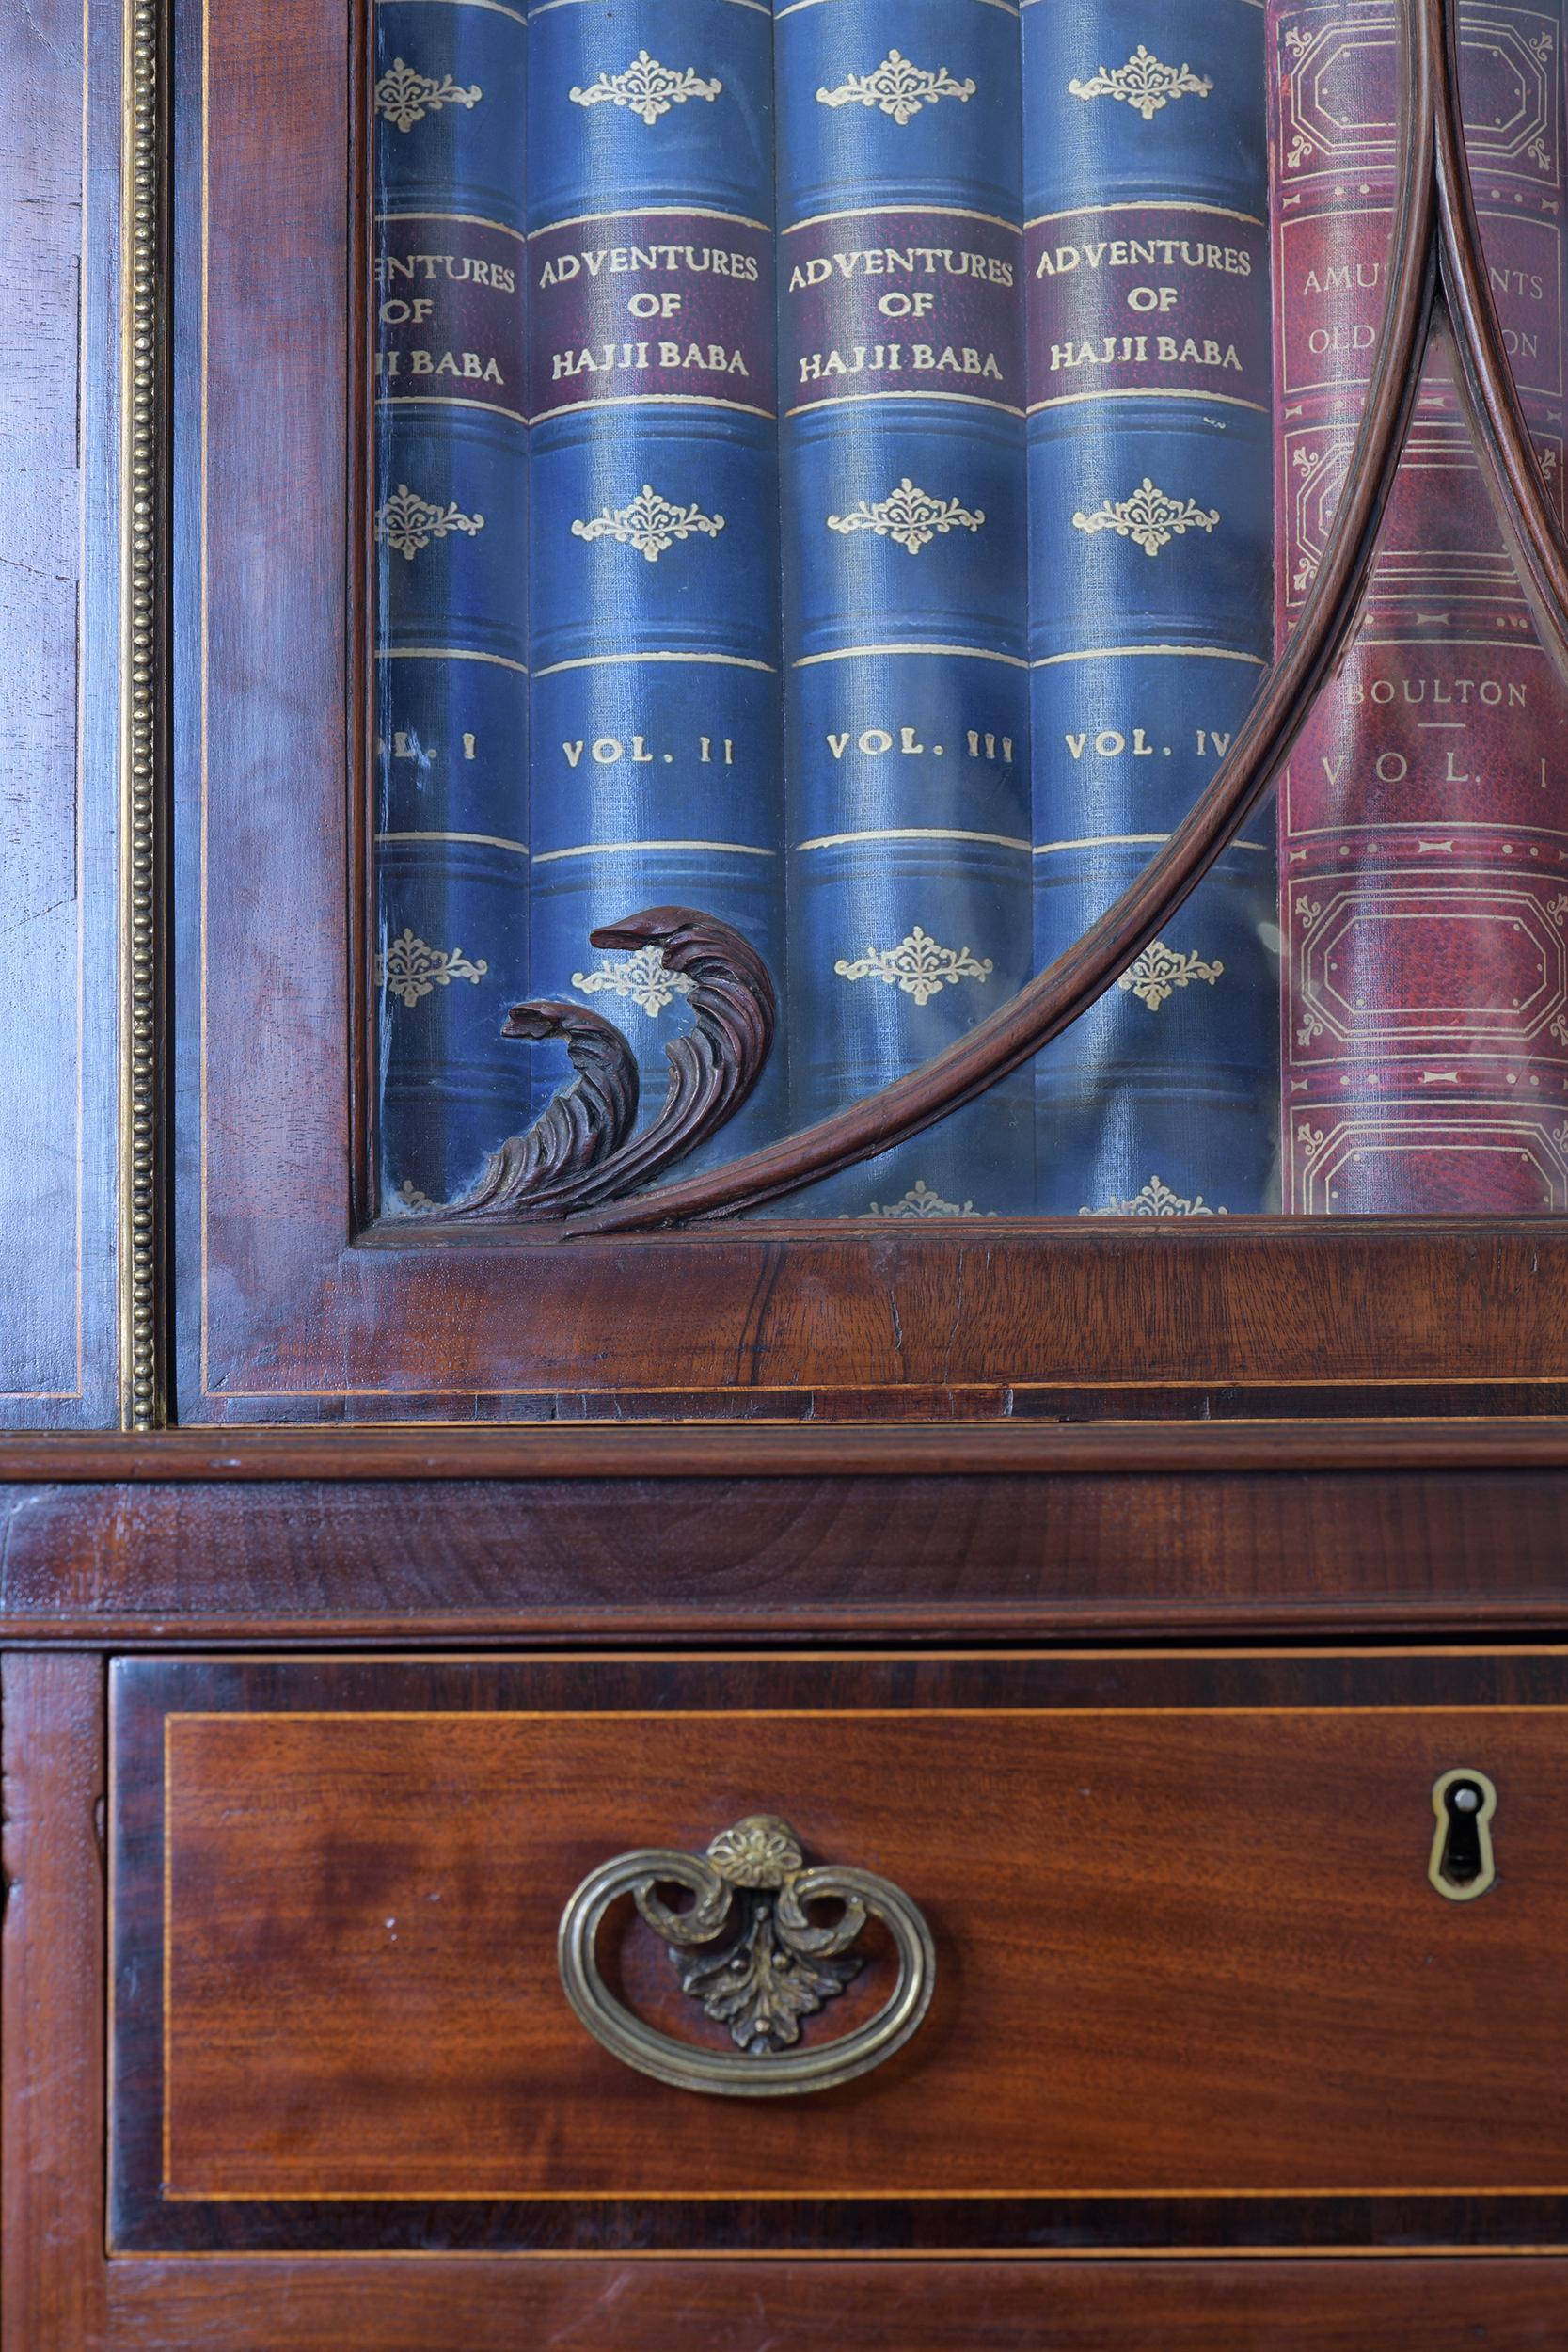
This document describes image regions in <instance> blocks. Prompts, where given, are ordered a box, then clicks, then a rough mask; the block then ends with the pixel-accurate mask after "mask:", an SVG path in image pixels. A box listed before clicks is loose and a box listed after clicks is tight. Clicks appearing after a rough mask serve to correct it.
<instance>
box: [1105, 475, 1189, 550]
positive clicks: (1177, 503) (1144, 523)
mask: <svg viewBox="0 0 1568 2352" xmlns="http://www.w3.org/2000/svg"><path fill="white" fill-rule="evenodd" d="M1219 518H1220V511H1219V508H1218V507H1217V506H1199V505H1197V504H1196V503H1195V501H1193V500H1192V499H1174V498H1172V497H1171V495H1170V493H1169V492H1168V491H1166V490H1160V489H1156V487H1155V485H1154V484H1153V482H1152V481H1151V480H1150V479H1149V477H1148V474H1145V476H1144V478H1143V480H1142V482H1140V483H1139V485H1138V486H1137V488H1136V489H1135V490H1134V491H1132V494H1131V496H1130V497H1127V498H1124V499H1102V500H1101V502H1100V504H1099V505H1098V506H1097V507H1096V508H1095V510H1094V513H1093V514H1092V515H1085V514H1077V515H1074V516H1073V518H1072V527H1073V529H1074V530H1075V531H1082V532H1087V534H1088V535H1089V537H1090V538H1093V537H1094V536H1095V534H1096V533H1097V532H1101V531H1114V532H1116V534H1117V538H1118V539H1131V540H1132V542H1133V544H1134V546H1136V547H1140V548H1142V549H1143V551H1144V553H1145V554H1146V555H1148V556H1156V555H1158V554H1159V552H1160V549H1161V548H1164V547H1168V546H1169V545H1170V543H1171V541H1172V540H1173V539H1180V537H1181V535H1182V533H1183V532H1188V531H1212V530H1213V529H1214V527H1215V525H1216V524H1217V523H1218V521H1219Z"/></svg>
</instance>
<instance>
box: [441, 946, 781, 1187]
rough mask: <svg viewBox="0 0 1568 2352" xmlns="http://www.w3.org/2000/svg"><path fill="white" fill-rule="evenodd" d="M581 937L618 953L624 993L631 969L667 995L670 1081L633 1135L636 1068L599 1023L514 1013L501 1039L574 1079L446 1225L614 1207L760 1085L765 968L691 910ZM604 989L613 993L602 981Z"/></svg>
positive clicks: (572, 1013)
mask: <svg viewBox="0 0 1568 2352" xmlns="http://www.w3.org/2000/svg"><path fill="white" fill-rule="evenodd" d="M590 937H591V940H592V942H593V945H594V946H595V947H600V948H615V949H620V950H623V951H624V952H625V958H626V971H625V973H624V974H623V975H622V976H621V978H622V980H623V982H624V991H625V993H631V992H632V991H633V990H635V988H636V987H637V985H638V983H637V981H636V980H634V979H631V978H630V977H629V974H630V971H631V970H632V969H633V968H635V967H639V966H641V968H643V969H645V970H646V971H648V972H649V973H653V972H655V971H657V972H658V973H659V974H660V976H661V977H660V979H659V982H658V986H659V988H660V990H662V989H663V988H664V987H665V986H666V985H667V986H668V987H669V989H670V990H671V992H672V993H673V994H679V995H684V996H685V997H686V999H687V1001H688V1003H689V1008H690V1011H691V1019H692V1025H691V1027H690V1028H689V1030H688V1031H686V1032H684V1033H683V1034H681V1035H678V1036H675V1037H673V1038H672V1039H670V1040H669V1041H668V1042H667V1043H666V1045H665V1048H664V1055H665V1060H666V1062H667V1063H668V1065H669V1072H670V1075H669V1081H668V1085H667V1088H666V1092H665V1099H664V1102H663V1104H662V1105H661V1106H660V1108H659V1110H658V1111H657V1114H656V1116H655V1117H654V1119H653V1120H651V1121H650V1122H649V1124H648V1125H647V1126H646V1127H645V1128H644V1129H642V1131H641V1133H640V1134H634V1132H633V1129H634V1127H635V1123H636V1118H637V1109H638V1099H639V1086H638V1075H637V1057H636V1056H635V1055H634V1054H633V1052H632V1050H631V1047H630V1046H629V1045H628V1044H627V1042H626V1039H625V1038H624V1037H623V1035H622V1034H621V1031H620V1030H619V1029H617V1028H616V1027H615V1026H614V1025H613V1024H612V1023H610V1022H609V1021H606V1020H604V1019H603V1018H602V1017H601V1015H599V1014H598V1013H596V1012H592V1011H590V1010H588V1009H587V1008H586V1007H584V1006H580V1005H569V1004H562V1003H557V1002H555V1001H553V1000H541V1001H536V1002H531V1003H528V1004H522V1005H515V1006H514V1007H513V1008H512V1010H511V1011H510V1012H509V1013H508V1015H507V1017H506V1022H505V1024H504V1029H503V1034H504V1035H505V1036H507V1037H512V1038H518V1039H523V1040H528V1041H535V1042H538V1041H546V1040H561V1041H564V1043H565V1046H566V1051H567V1055H568V1057H569V1059H570V1060H571V1062H572V1065H573V1067H574V1070H575V1071H576V1073H577V1075H576V1077H575V1079H574V1080H573V1082H572V1083H571V1084H570V1085H569V1086H567V1087H566V1088H564V1089H562V1091H561V1092H560V1093H558V1094H557V1095H556V1096H554V1098H553V1099H552V1100H551V1102H550V1103H549V1104H547V1106H546V1109H545V1110H544V1111H543V1112H542V1113H541V1115H540V1117H539V1118H538V1119H537V1120H535V1121H534V1123H533V1125H532V1127H531V1128H530V1129H529V1130H528V1132H527V1133H526V1134H525V1135H522V1136H514V1137H512V1138H511V1139H510V1140H509V1141H508V1142H506V1143H504V1144H502V1145H501V1147H500V1149H499V1152H494V1153H493V1154H492V1155H491V1158H490V1160H489V1162H488V1163H487V1165H486V1167H485V1168H484V1171H483V1174H482V1176H481V1177H480V1179H479V1182H478V1183H477V1184H475V1185H474V1186H473V1188H472V1190H471V1191H469V1192H468V1193H467V1194H465V1195H464V1197H463V1198H462V1199H461V1200H454V1201H453V1202H452V1203H451V1206H450V1207H449V1208H448V1209H447V1210H446V1211H445V1212H444V1214H445V1215H446V1216H449V1217H462V1218H500V1217H508V1218H514V1219H517V1220H521V1221H525V1222H526V1221H531V1220H540V1219H545V1218H551V1219H558V1218H563V1217H568V1216H573V1215H578V1214H581V1213H583V1212H586V1211H588V1210H591V1209H592V1208H594V1206H595V1205H597V1204H599V1203H601V1202H604V1201H610V1200H620V1199H623V1198H624V1197H625V1196H626V1194H628V1193H630V1192H633V1191H635V1190H637V1189H639V1188H640V1187H641V1186H642V1185H644V1184H649V1183H651V1182H652V1181H653V1179H654V1178H655V1177H656V1176H658V1175H660V1174H661V1173H662V1172H663V1170H664V1169H665V1168H669V1167H671V1166H673V1164H674V1162H675V1161H677V1160H679V1159H682V1158H684V1157H685V1156H686V1154H687V1153H688V1152H693V1151H695V1150H696V1148H697V1147H698V1145H699V1144H701V1143H703V1142H705V1140H706V1139H707V1137H708V1136H710V1135H712V1134H714V1133H715V1132H716V1130H717V1129H718V1128H720V1127H721V1126H722V1125H723V1123H724V1121H725V1120H728V1119H731V1118H733V1117H734V1115H735V1113H736V1111H737V1110H738V1109H739V1108H740V1106H741V1104H743V1103H744V1102H745V1101H746V1099H747V1097H748V1096H749V1095H750V1094H751V1092H752V1089H753V1088H754V1087H755V1085H756V1082H757V1080H758V1078H759V1077H760V1076H761V1074H762V1072H763V1068H764V1066H765V1064H766V1062H767V1059H768V1053H769V1051H770V1049H771V1046H772V1041H773V1032H774V1027H775V1025H776V1021H777V1004H776V1000H775V997H774V993H773V983H772V980H771V978H770V977H769V976H768V967H767V965H766V964H765V963H764V962H763V961H762V958H761V957H760V956H759V955H758V954H757V952H756V950H755V949H754V948H753V947H752V946H751V945H750V944H749V943H748V942H747V941H746V940H744V939H743V938H742V937H741V935H740V933H739V932H738V931H736V930H732V929H731V928H730V926H729V925H728V924H727V923H721V922H720V921H719V920H718V919H717V917H715V916H713V915H707V914H701V913H699V912H698V911H697V910H696V909H694V908H691V907H648V908H645V909H644V910H643V911H642V912H641V914H633V915H628V916H627V917H626V920H625V921H624V922H620V923H611V924H607V925H605V926H603V927H602V928H601V929H600V930H595V931H594V932H592V933H590ZM605 970H606V972H607V974H609V973H610V972H611V967H610V966H609V965H607V966H606V967H605ZM591 977H594V976H592V975H579V976H578V979H579V982H580V981H586V980H587V979H589V978H591ZM604 985H605V986H606V987H607V988H610V989H613V990H614V991H615V993H617V994H620V993H623V987H622V986H618V985H617V979H616V977H607V978H606V980H605V982H604Z"/></svg>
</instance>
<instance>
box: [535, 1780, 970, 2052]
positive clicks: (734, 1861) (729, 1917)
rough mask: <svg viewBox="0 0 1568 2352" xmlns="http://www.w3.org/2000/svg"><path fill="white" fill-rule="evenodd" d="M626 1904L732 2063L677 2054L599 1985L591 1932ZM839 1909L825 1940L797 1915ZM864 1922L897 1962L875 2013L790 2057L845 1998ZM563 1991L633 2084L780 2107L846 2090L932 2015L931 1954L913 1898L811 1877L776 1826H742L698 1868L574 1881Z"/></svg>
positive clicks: (649, 1864) (668, 1866) (839, 1876)
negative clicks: (682, 1900) (813, 2020)
mask: <svg viewBox="0 0 1568 2352" xmlns="http://www.w3.org/2000/svg"><path fill="white" fill-rule="evenodd" d="M660 1886H680V1887H685V1888H686V1889H687V1890H688V1892H689V1893H690V1894H691V1895H692V1896H693V1898H694V1900H693V1902H692V1904H691V1906H690V1908H689V1909H688V1910H686V1911H672V1910H671V1909H670V1908H669V1907H668V1905H667V1904H666V1903H664V1902H663V1901H662V1900H661V1899H660V1898H659V1895H658V1891H657V1890H658V1888H659V1887H660ZM624 1895H629V1896H630V1897H631V1898H632V1899H633V1901H634V1902H635V1903H636V1905H637V1908H638V1911H639V1913H640V1914H641V1916H642V1918H643V1919H644V1920H645V1921H646V1922H647V1924H648V1926H649V1927H651V1928H652V1929H653V1931H654V1932H655V1934H656V1935H658V1936H660V1937H662V1939H663V1941H664V1942H665V1944H666V1945H668V1947H669V1948H670V1956H671V1958H672V1960H673V1962H674V1963H675V1967H676V1970H677V1971H678V1974H679V1978H680V1982H681V1986H682V1989H683V1990H684V1991H685V1992H687V1993H689V1994H690V1995H691V1997H692V1999H693V2000H694V2001H697V2002H699V2003H700V2004H701V2006H702V2009H703V2011H704V2014H705V2015H706V2016H708V2017H711V2018H713V2019H714V2020H715V2021H716V2023H719V2024H721V2025H724V2026H728V2028H729V2033H730V2039H731V2041H732V2042H735V2043H736V2049H735V2050H734V2051H727V2050H713V2049H706V2048H702V2047H698V2046H695V2045H693V2044H691V2043H688V2042H677V2041H675V2040H674V2039H673V2037H672V2036H671V2035H669V2034H664V2033H659V2032H657V2031H656V2029H655V2028H654V2027H653V2026H648V2025H644V2024H643V2022H642V2020H641V2018H640V2017H634V2016H633V2015H632V2013H631V2011H630V2010H627V2009H626V2008H625V2007H623V2005H622V2003H621V2002H619V2001H618V2000H617V1999H616V1998H615V1996H614V1994H612V1993H611V1992H610V1989H609V1987H608V1986H607V1985H606V1983H605V1981H604V1979H603V1977H602V1976H601V1975H600V1973H599V1963H598V1956H597V1948H596V1947H597V1944H598V1934H599V1929H600V1926H601V1924H602V1922H603V1920H604V1916H605V1914H606V1913H607V1912H608V1911H609V1909H610V1905H611V1904H612V1903H614V1902H615V1901H616V1900H617V1899H619V1898H620V1897H622V1896H624ZM816 1902H837V1903H839V1904H841V1905H842V1910H841V1913H840V1915H839V1917H838V1918H837V1919H835V1920H834V1921H833V1922H832V1924H831V1925H830V1926H824V1927H818V1926H816V1925H814V1923H813V1922H812V1920H811V1918H810V1917H809V1916H808V1911H807V1906H808V1905H810V1904H812V1903H816ZM867 1919H879V1920H880V1921H881V1923H882V1925H883V1926H884V1927H885V1928H886V1929H887V1931H888V1933H889V1934H890V1935H891V1936H892V1938H893V1941H894V1945H895V1948H896V1950H897V1954H898V1974H897V1977H896V1979H895V1983H894V1987H893V1991H892V1992H891V1993H890V1994H889V1995H888V1997H887V1999H886V2001H885V2002H884V2003H883V2005H882V2007H881V2008H880V2009H879V2010H878V2011H877V2013H876V2015H875V2016H874V2017H871V2018H869V2019H868V2020H867V2021H866V2023H865V2024H864V2025H863V2026H857V2027H856V2028H855V2030H854V2031H853V2032H851V2033H847V2034H843V2035H841V2036H840V2037H839V2038H838V2039H837V2040H836V2041H832V2042H822V2043H820V2044H819V2045H818V2046H817V2047H816V2048H815V2049H805V2048H801V2047H799V2046H797V2045H798V2044H799V2043H800V2039H801V2027H802V2025H803V2023H804V2021H805V2020H806V2019H807V2018H809V2017H814V2016H815V2015H816V2012H817V2010H820V2009H821V2008H822V2007H823V2006H824V2005H825V2004H826V2003H827V2002H829V2001H831V2000H832V1999H834V1998H835V1997H836V1996H837V1995H838V1994H840V1993H842V1992H843V1991H844V1988H845V1986H846V1985H847V1984H848V1983H849V1982H850V1981H851V1980H852V1979H854V1978H855V1977H856V1976H857V1975H858V1974H859V1972H860V1969H861V1967H862V1965H863V1963H862V1961H861V1958H860V1956H859V1955H858V1954H856V1953H853V1952H851V1951H850V1949H849V1947H850V1946H851V1945H852V1944H853V1943H854V1941H855V1939H856V1938H857V1936H858V1935H859V1934H860V1932H861V1930H862V1929H863V1927H864V1925H865V1923H866V1921H867ZM560 1957H561V1981H562V1985H563V1986H564V1988H565V1993H566V1998H567V1999H568V2000H569V2001H570V2002H571V2004H572V2007H573V2009H574V2010H576V2011H577V2013H578V2017H579V2018H580V2019H581V2020H582V2023H583V2024H584V2025H585V2026H587V2028H588V2030H589V2032H590V2033H591V2034H592V2035H593V2036H594V2040H595V2041H596V2042H602V2043H603V2044H604V2047H605V2048H606V2049H607V2050H609V2051H610V2052H611V2053H612V2055H613V2056H614V2057H616V2058H621V2059H623V2060H624V2061H625V2063H626V2065H627V2066H635V2067H636V2068H637V2070H638V2072H639V2073H640V2074H652V2075H653V2076H654V2077H655V2079H656V2080H657V2081H658V2082H662V2083H669V2084H671V2085H673V2087H674V2088H675V2089H676V2090H702V2091H708V2092H715V2093H718V2094H720V2095H727V2096H732V2097H741V2098H782V2097H787V2096H790V2095H792V2094H796V2093H799V2092H800V2091H806V2090H831V2089H832V2087H833V2086H834V2085H835V2084H838V2083H847V2082H850V2081H852V2080H853V2078H854V2077H855V2076H856V2075H857V2074H866V2073H868V2072H869V2071H870V2069H871V2068H872V2067H873V2066H880V2065H881V2063H882V2061H883V2059H884V2058H891V2057H892V2056H893V2054H894V2052H895V2050H898V2049H901V2048H902V2047H903V2045H904V2043H905V2042H907V2041H908V2040H909V2038H910V2036H911V2034H912V2033H913V2032H914V2030H915V2027H916V2026H918V2025H919V2024H920V2021H921V2019H922V2018H923V2017H924V2016H925V2014H926V2011H927V2009H928V2008H929V2007H930V2004H931V1993H932V1989H933V1987H934V1985H935V1982H936V1969H937V1962H936V1950H935V1947H934V1946H933V1945H932V1942H931V1931H930V1930H929V1928H928V1927H927V1924H926V1921H925V1919H924V1918H923V1917H922V1915H921V1914H920V1912H919V1911H918V1910H917V1908H916V1907H915V1905H914V1904H913V1903H912V1902H911V1900H910V1899H909V1897H908V1896H907V1895H906V1894H904V1893H903V1892H902V1891H901V1889H900V1888H898V1887H896V1886H895V1885H894V1884H893V1883H892V1882H891V1881H890V1880H888V1879H882V1878H877V1877H875V1876H874V1875H873V1873H872V1872H871V1871H869V1870H855V1869H849V1868H846V1867H839V1866H836V1865H829V1866H828V1867H824V1868H818V1869H811V1870H808V1869H807V1868H806V1867H805V1856H804V1853H803V1852H802V1851H801V1846H800V1839H799V1838H798V1837H797V1836H796V1835H795V1832H794V1831H793V1830H792V1829H791V1828H790V1826H789V1824H788V1822H787V1821H782V1820H779V1819H778V1817H777V1816H776V1815H775V1814H771V1813H752V1814H748V1815H747V1817H746V1819H745V1820H741V1821H736V1823H735V1825H734V1826H733V1828H730V1829H725V1830H721V1831H720V1833H719V1835H718V1836H717V1837H715V1838H714V1839H713V1840H712V1842H711V1843H710V1845H709V1847H708V1849H707V1851H706V1853H705V1854H702V1855H697V1854H687V1853H679V1852H677V1851H674V1850H673V1848H666V1847H658V1846H653V1847H643V1848H641V1849H640V1850H639V1851H637V1852H635V1853H625V1854H620V1855H618V1856H617V1857H616V1859H615V1860H614V1861H613V1862H606V1863H604V1864H602V1865H601V1866H600V1867H599V1868H598V1869H596V1870H594V1871H593V1872H592V1873H591V1874H590V1876H589V1877H587V1878H586V1879H584V1881H583V1883H582V1884H581V1885H580V1886H579V1887H578V1891H577V1893H576V1894H575V1895H574V1896H573V1897H572V1899H571V1901H570V1902H569V1903H568V1904H567V1906H566V1908H565V1910H564V1912H563V1913H562V1919H561V1943H560Z"/></svg>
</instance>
